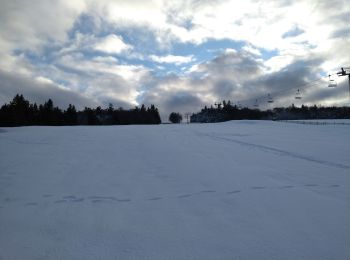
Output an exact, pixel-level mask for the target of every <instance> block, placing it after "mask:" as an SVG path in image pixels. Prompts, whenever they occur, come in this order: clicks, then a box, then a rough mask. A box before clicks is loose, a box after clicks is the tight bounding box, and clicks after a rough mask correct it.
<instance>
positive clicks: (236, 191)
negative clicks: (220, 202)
mask: <svg viewBox="0 0 350 260" xmlns="http://www.w3.org/2000/svg"><path fill="white" fill-rule="evenodd" d="M239 192H241V190H232V191H228V192H227V194H234V193H239Z"/></svg>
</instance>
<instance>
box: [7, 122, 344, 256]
mask: <svg viewBox="0 0 350 260" xmlns="http://www.w3.org/2000/svg"><path fill="white" fill-rule="evenodd" d="M349 138H350V126H349V125H318V126H317V125H303V124H290V123H283V122H271V121H232V122H226V123H219V124H190V125H185V124H182V125H157V126H95V127H93V126H77V127H19V128H1V129H0V259H3V260H11V259H16V260H17V259H20V260H21V259H26V260H27V259H74V260H75V259H84V260H86V259H152V260H153V259H161V260H163V259H210V260H212V259H220V260H221V259H269V260H271V259H293V260H295V259H308V260H310V259H317V260H322V259H327V260H328V259H337V260H341V259H344V260H345V259H346V260H348V259H350V160H349V154H350V143H349Z"/></svg>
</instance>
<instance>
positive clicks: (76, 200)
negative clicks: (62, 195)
mask: <svg viewBox="0 0 350 260" xmlns="http://www.w3.org/2000/svg"><path fill="white" fill-rule="evenodd" d="M82 201H84V198H79V199H72V200H71V202H82Z"/></svg>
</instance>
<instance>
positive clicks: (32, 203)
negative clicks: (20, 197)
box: [24, 202, 38, 206]
mask: <svg viewBox="0 0 350 260" xmlns="http://www.w3.org/2000/svg"><path fill="white" fill-rule="evenodd" d="M37 205H38V203H36V202H28V203H26V204H24V206H37Z"/></svg>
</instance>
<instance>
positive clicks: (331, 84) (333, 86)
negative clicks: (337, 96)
mask: <svg viewBox="0 0 350 260" xmlns="http://www.w3.org/2000/svg"><path fill="white" fill-rule="evenodd" d="M328 77H329V82H328V87H329V88H335V87H336V86H337V82H336V81H335V80H334V79H331V75H328Z"/></svg>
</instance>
